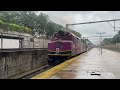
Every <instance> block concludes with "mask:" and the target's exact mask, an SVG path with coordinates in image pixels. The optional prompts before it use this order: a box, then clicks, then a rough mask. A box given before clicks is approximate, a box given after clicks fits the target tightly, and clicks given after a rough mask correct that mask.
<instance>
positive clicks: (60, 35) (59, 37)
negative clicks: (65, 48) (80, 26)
mask: <svg viewBox="0 0 120 90" xmlns="http://www.w3.org/2000/svg"><path fill="white" fill-rule="evenodd" d="M52 40H53V41H55V40H72V36H71V34H70V33H68V32H64V31H59V32H57V33H55V34H54V35H53V37H52Z"/></svg>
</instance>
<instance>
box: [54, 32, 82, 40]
mask: <svg viewBox="0 0 120 90" xmlns="http://www.w3.org/2000/svg"><path fill="white" fill-rule="evenodd" d="M58 32H59V31H58ZM58 32H55V33H54V34H56V33H58ZM63 32H65V33H70V34H72V36H74V37H76V38H78V39H81V38H80V37H78V36H76V35H75V34H73V33H72V32H68V31H63Z"/></svg>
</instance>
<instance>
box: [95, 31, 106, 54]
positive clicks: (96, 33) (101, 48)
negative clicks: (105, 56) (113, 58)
mask: <svg viewBox="0 0 120 90" xmlns="http://www.w3.org/2000/svg"><path fill="white" fill-rule="evenodd" d="M96 34H100V48H101V54H102V34H105V32H100V33H96Z"/></svg>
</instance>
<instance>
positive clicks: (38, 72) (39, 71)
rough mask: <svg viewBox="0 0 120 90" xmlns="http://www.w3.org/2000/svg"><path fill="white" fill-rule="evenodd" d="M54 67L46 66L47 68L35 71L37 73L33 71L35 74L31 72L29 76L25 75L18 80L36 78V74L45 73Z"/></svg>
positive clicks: (52, 65) (51, 65)
mask: <svg viewBox="0 0 120 90" xmlns="http://www.w3.org/2000/svg"><path fill="white" fill-rule="evenodd" d="M54 66H55V65H54V64H50V65H48V66H47V67H45V68H43V69H40V70H37V71H35V72H33V73H30V74H28V75H25V76H23V77H21V78H18V79H30V78H32V77H33V76H36V75H38V74H40V73H42V72H44V71H46V70H48V69H50V68H52V67H54Z"/></svg>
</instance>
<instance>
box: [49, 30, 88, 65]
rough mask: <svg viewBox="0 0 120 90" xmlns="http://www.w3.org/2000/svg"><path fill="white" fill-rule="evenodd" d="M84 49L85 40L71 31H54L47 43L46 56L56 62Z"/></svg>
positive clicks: (85, 46) (85, 49) (84, 50)
mask: <svg viewBox="0 0 120 90" xmlns="http://www.w3.org/2000/svg"><path fill="white" fill-rule="evenodd" d="M86 51H87V44H86V42H85V41H84V40H83V39H81V38H79V37H77V36H75V35H74V34H73V33H71V32H66V31H58V32H55V33H54V34H53V36H52V39H51V40H50V42H49V43H48V58H49V60H51V61H54V62H57V63H58V62H63V61H62V60H63V59H64V58H66V59H67V58H70V57H73V56H76V55H78V54H81V53H83V52H86Z"/></svg>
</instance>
